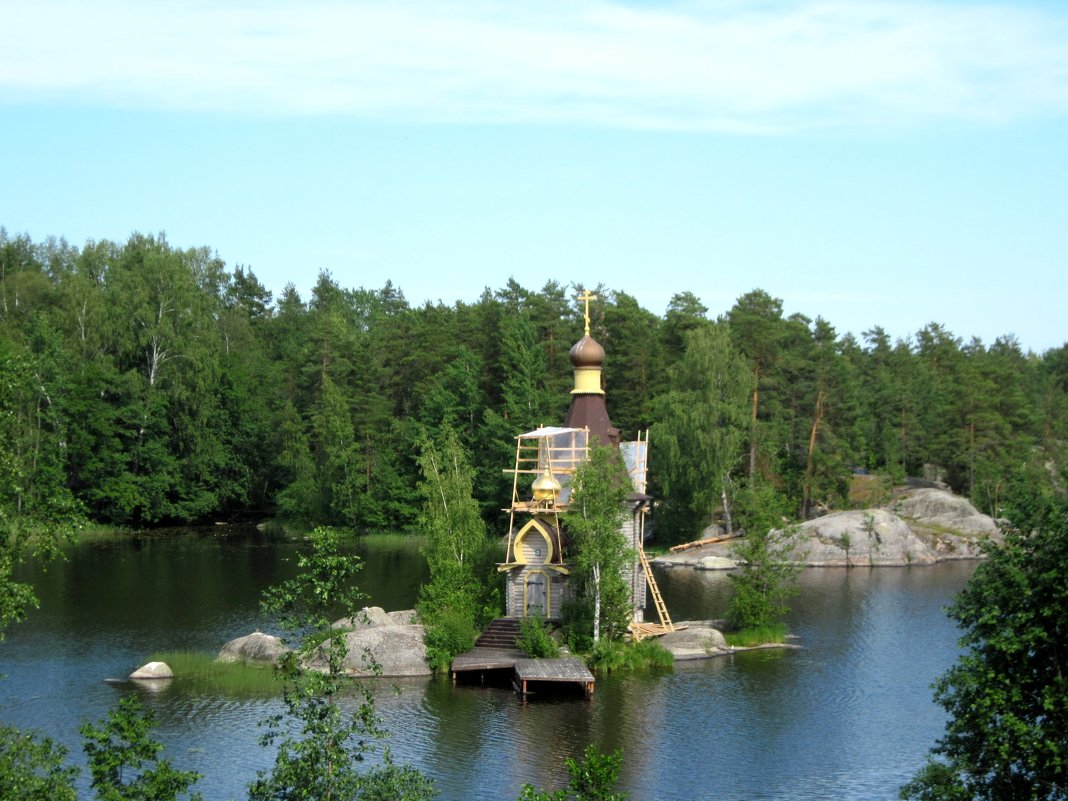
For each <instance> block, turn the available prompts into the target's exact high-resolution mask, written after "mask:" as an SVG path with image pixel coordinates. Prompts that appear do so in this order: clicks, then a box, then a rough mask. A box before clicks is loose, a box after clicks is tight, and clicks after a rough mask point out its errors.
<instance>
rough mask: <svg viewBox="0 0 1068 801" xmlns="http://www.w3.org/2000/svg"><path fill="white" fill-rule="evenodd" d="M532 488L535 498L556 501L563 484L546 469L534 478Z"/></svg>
mask: <svg viewBox="0 0 1068 801" xmlns="http://www.w3.org/2000/svg"><path fill="white" fill-rule="evenodd" d="M531 489H532V490H534V500H536V501H555V500H556V497H557V496H558V495H559V494H560V490H562V489H563V486H562V485H561V484H560V482H559V481H557V480H556V479H555V478H554V477H553V475H552V473H550V472H549V471H548V470H546V471H545V472H544V473H542V474H541V475H540V476H538V477H537V478H536V479H534V484H533V486H532V487H531Z"/></svg>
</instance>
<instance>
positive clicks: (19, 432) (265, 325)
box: [0, 231, 1068, 538]
mask: <svg viewBox="0 0 1068 801" xmlns="http://www.w3.org/2000/svg"><path fill="white" fill-rule="evenodd" d="M596 291H597V294H598V296H599V299H598V300H597V301H596V302H595V303H594V304H593V306H592V307H591V313H592V320H591V325H592V330H593V333H594V336H596V337H597V338H598V340H599V341H600V342H601V343H602V344H603V345H604V346H605V348H606V362H605V381H606V387H607V389H608V403H609V409H610V411H611V414H612V419H613V420H614V421H615V423H616V425H618V426H619V427H620V428H621V429H623V430H624V431H626V432H627V435H628V437H630V436H632V435H633V432H634V431H635V430H636V429H641V428H646V427H649V426H650V425H653V424H656V425H657V431H656V432H654V437H653V440H652V442H653V451H652V464H651V468H652V471H651V473H650V480H651V482H652V485H653V487H654V494H656V495H657V496H658V501H659V508H658V521H657V523H658V526H659V531H660V534H661V536H665V535H670V536H671V537H672V538H674V537H677V536H685V535H684V534H683V533H682V532H684V531H685V532H687V533H692V531H693V530H694V529H696V528H697V527H698V526H700V525H701V523H703V522H704V521H705V520H707V519H708V518H709V517H710V516H711V514H712V513H713V510H717V511H718V507H719V506H720V505H722V503H723V495H724V491H725V492H726V495H727V508H729V507H730V506H731V502H732V501H733V500H734V499H733V498H732V497H731V496H732V488H733V487H735V486H740V485H741V483H742V482H743V481H744V480H748V481H750V482H755V481H757V480H761V481H764V482H767V483H770V484H772V485H774V486H775V487H777V488H778V489H779V490H780V491H781V492H782V493H783V494H784V495H786V496H787V498H788V500H789V502H790V508H791V510H792V511H793V512H794V513H796V512H798V511H799V510H800V511H801V512H805V511H807V510H809V509H812V508H814V507H817V506H830V507H834V506H836V505H838V504H840V503H842V501H843V500H844V498H845V496H846V492H847V489H848V480H849V476H850V471H851V469H852V468H856V467H863V468H866V469H868V470H869V471H873V472H874V471H877V472H879V473H880V474H885V475H888V476H892V477H893V478H894V479H895V480H900V479H901V478H903V477H904V476H905V475H919V474H920V473H921V471H923V470H924V466H925V465H931V466H934V467H935V468H936V469H937V471H938V472H939V474H941V475H943V476H945V478H946V480H947V481H949V483H950V484H951V485H952V486H953V488H954V489H955V490H957V491H958V492H960V493H966V494H967V495H968V496H969V497H970V498H971V499H972V500H973V502H974V503H976V504H977V505H978V506H979V507H980V508H981V509H982V510H983V511H985V512H988V513H990V514H993V515H995V516H997V515H1000V514H1001V511H1000V510H1001V507H1002V505H1003V502H1004V497H1005V492H1006V487H1007V484H1008V482H1009V481H1010V480H1011V476H1012V474H1013V473H1015V472H1017V471H1019V470H1021V469H1027V470H1032V471H1033V474H1034V478H1035V480H1037V481H1039V482H1040V483H1041V484H1042V485H1043V486H1046V487H1053V486H1056V485H1058V482H1059V483H1060V484H1061V485H1063V483H1064V481H1065V476H1064V475H1063V473H1064V468H1065V465H1066V464H1068V446H1066V445H1065V443H1066V442H1068V381H1066V378H1065V376H1066V375H1068V367H1066V365H1068V357H1066V356H1065V348H1057V349H1054V350H1051V351H1049V352H1048V353H1046V354H1040V355H1039V354H1033V353H1027V352H1025V351H1023V350H1022V349H1021V346H1020V344H1019V343H1018V342H1017V341H1016V340H1015V339H1014V338H1013V337H1011V336H1006V337H1000V338H998V339H996V340H995V341H994V342H993V343H991V344H984V343H982V342H979V341H978V340H974V339H973V340H971V341H967V340H965V339H962V338H960V337H957V336H954V335H953V334H952V333H951V332H949V331H947V330H946V329H945V328H944V327H942V326H940V325H938V324H935V323H932V324H930V325H928V326H926V327H924V328H923V329H922V330H920V331H918V332H915V334H914V335H913V336H911V337H907V338H905V339H899V340H897V341H893V340H892V339H891V338H890V337H889V336H888V335H887V333H886V332H885V331H883V330H882V329H880V328H878V327H877V326H873V327H872V328H871V329H869V330H867V331H865V332H863V334H862V335H861V338H860V340H859V341H858V339H856V338H854V337H852V336H850V335H848V334H846V335H838V334H837V333H836V332H835V329H834V327H833V326H832V325H831V324H830V323H829V322H828V321H825V320H821V319H818V318H817V319H815V320H813V319H810V318H808V317H806V316H804V315H803V314H794V315H790V316H785V315H784V313H783V304H782V301H781V300H780V299H778V298H775V297H773V296H772V295H770V294H769V293H768V292H765V291H763V290H754V291H752V292H748V293H746V294H744V295H742V296H741V297H739V298H738V299H737V301H736V302H735V303H734V305H733V306H732V307H731V308H730V309H729V310H728V311H727V312H726V314H725V315H722V316H721V317H720V318H719V322H716V323H713V322H710V320H709V309H708V307H707V306H706V305H705V304H703V303H702V302H701V300H700V299H699V298H697V297H695V296H694V295H692V294H690V293H686V292H683V293H677V294H675V295H674V296H672V298H671V301H670V303H669V305H668V308H667V309H666V311H665V313H664V314H663V315H656V314H653V313H651V312H649V311H648V310H645V309H643V308H641V306H640V305H639V304H638V303H637V301H636V300H635V298H634V297H632V296H630V295H628V294H626V293H625V292H622V291H619V290H613V289H610V288H608V287H597V288H596ZM569 294H570V292H569V290H566V289H565V288H564V287H562V286H561V285H560V284H558V283H555V282H552V281H550V282H548V283H546V284H545V286H544V287H543V288H542V289H541V290H539V291H532V290H529V289H526V288H524V287H522V286H520V285H519V284H518V283H517V282H515V281H514V280H510V281H508V282H507V283H506V284H505V285H504V286H503V287H501V288H499V289H497V290H487V291H486V292H484V293H483V294H482V296H481V297H479V298H477V299H473V301H472V302H468V303H465V302H460V303H457V304H455V305H453V306H445V305H443V304H440V303H439V304H424V305H423V306H421V307H415V308H413V307H411V306H409V304H408V303H407V301H406V300H405V297H404V294H403V292H401V291H400V290H399V289H398V288H397V287H394V286H393V285H392V284H390V283H387V284H386V285H385V286H383V287H382V288H380V289H368V288H362V287H361V288H345V287H343V286H341V285H340V284H339V283H338V282H337V281H336V280H335V279H334V278H333V277H332V276H331V275H330V274H329V273H328V272H325V271H324V272H323V273H321V274H320V275H319V278H318V280H317V282H316V284H315V286H314V288H313V289H312V291H311V293H310V294H309V296H308V297H307V298H306V299H302V298H301V297H300V295H299V294H298V293H297V291H296V289H295V288H293V287H292V286H289V287H287V288H285V289H284V290H283V291H282V292H280V293H279V294H278V296H277V297H276V298H275V297H272V295H271V293H270V292H268V291H267V290H266V289H265V288H264V287H263V285H262V284H261V283H260V282H259V281H258V279H257V278H256V276H255V275H254V274H253V273H252V272H251V271H250V270H248V269H247V268H244V267H241V266H235V267H233V268H232V269H231V270H229V271H228V270H227V266H226V265H224V264H223V263H222V262H221V261H220V260H219V259H218V258H217V257H216V256H215V255H214V254H213V253H212V251H211V249H210V248H207V247H195V248H188V249H181V248H176V247H173V246H172V245H171V244H170V243H168V242H167V241H166V238H165V237H163V236H145V235H141V234H134V235H132V236H130V237H129V238H128V239H127V240H126V241H125V242H109V241H106V240H101V241H97V242H89V243H87V244H86V245H85V246H84V247H82V248H74V247H70V246H69V245H66V244H65V243H62V242H59V243H57V242H44V243H34V242H32V241H31V240H30V239H29V238H28V237H25V236H16V237H9V236H8V235H7V232H6V231H0V509H3V510H4V513H5V514H7V515H8V519H9V520H10V519H14V518H15V517H17V518H20V519H21V520H22V521H23V523H24V522H25V521H29V520H45V519H48V517H49V516H50V515H51V514H52V512H51V511H50V509H57V508H59V507H66V508H68V509H69V510H72V511H75V512H77V511H80V510H84V512H85V513H87V514H88V515H89V516H91V517H92V518H93V519H94V520H96V521H100V522H106V523H111V524H119V525H126V526H145V525H155V524H161V523H183V522H194V521H199V520H204V519H210V518H216V519H218V518H220V517H224V516H225V517H228V518H229V517H235V516H238V517H240V516H254V517H262V516H269V515H272V514H278V515H279V516H281V517H283V518H287V519H289V520H295V521H301V522H303V523H305V524H307V525H311V526H314V525H321V524H328V525H340V526H345V527H347V528H350V529H353V530H355V531H359V532H369V531H379V530H394V531H402V530H407V529H410V528H412V527H413V526H414V525H415V523H416V519H417V516H418V514H419V511H420V506H421V500H422V499H421V498H420V497H419V493H418V492H417V490H416V487H417V484H418V481H419V477H420V466H419V464H418V463H417V455H418V453H419V450H420V448H419V446H418V433H417V432H418V431H419V430H420V429H422V430H425V432H426V434H427V435H428V436H430V437H431V438H434V439H441V438H442V436H443V434H444V429H445V427H450V428H452V429H454V430H455V431H456V436H457V437H458V439H459V441H460V443H461V444H462V445H463V446H464V448H465V449H466V450H467V452H468V454H469V458H470V460H471V461H470V466H471V468H472V469H473V470H474V475H475V482H474V487H475V490H476V491H475V493H474V494H475V497H476V498H477V499H478V502H479V511H480V514H481V515H482V517H483V519H485V520H486V522H487V523H491V524H492V525H498V526H499V525H500V519H499V515H500V509H501V507H502V506H503V505H504V504H505V503H506V502H507V497H508V493H509V490H510V482H508V481H507V479H506V478H505V477H504V476H503V475H502V473H501V467H502V466H507V465H508V464H509V463H510V462H511V459H512V457H513V454H512V452H511V445H512V440H511V437H512V436H513V435H514V434H515V433H516V432H517V431H520V430H523V429H525V428H528V427H533V426H535V425H539V424H542V423H546V424H551V423H553V422H558V421H559V420H560V419H561V418H562V416H563V413H564V409H565V407H566V404H567V402H568V400H569V395H568V390H569V388H570V380H571V370H570V365H569V363H568V361H567V353H568V349H569V348H570V346H571V344H572V343H573V342H574V341H575V340H576V339H577V338H578V337H579V336H580V335H581V330H582V329H581V324H580V317H581V315H580V314H579V313H578V311H579V310H578V308H577V305H576V304H575V303H574V302H573V300H572V299H571V298H570V297H569ZM713 313H715V312H713ZM725 333H729V338H730V342H729V343H724V342H723V340H724V334H725ZM727 345H729V347H727ZM739 355H740V356H739ZM669 371H671V372H673V373H674V380H673V382H672V383H671V385H670V386H668V380H667V379H668V373H669ZM747 376H748V377H749V378H748V382H746V380H744V379H746V377H747ZM743 385H744V387H743ZM743 388H744V390H745V392H744V394H745V399H744V403H740V402H739V398H740V396H741V395H742V394H743V391H742V390H743ZM743 415H744V420H743V419H741V418H742V416H743ZM687 427H689V428H687ZM687 430H689V434H687V435H685V436H683V435H681V434H680V437H681V438H680V439H678V440H677V441H675V442H673V440H672V437H673V436H675V434H674V433H673V432H684V431H687ZM658 443H659V444H658ZM676 446H677V447H676ZM746 450H748V459H746V458H745V457H744V454H745V452H746ZM739 457H741V458H739ZM1046 465H1050V466H1051V469H1049V470H1046V469H1044V467H1045V466H1046ZM12 510H13V511H12ZM725 511H726V509H725ZM23 523H20V525H21V524H23Z"/></svg>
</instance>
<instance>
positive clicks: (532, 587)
mask: <svg viewBox="0 0 1068 801" xmlns="http://www.w3.org/2000/svg"><path fill="white" fill-rule="evenodd" d="M523 615H524V616H525V617H548V616H549V577H548V576H547V575H545V574H544V573H542V572H541V571H532V572H530V573H527V576H526V581H525V583H524V586H523Z"/></svg>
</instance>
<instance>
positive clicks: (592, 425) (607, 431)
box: [564, 290, 619, 445]
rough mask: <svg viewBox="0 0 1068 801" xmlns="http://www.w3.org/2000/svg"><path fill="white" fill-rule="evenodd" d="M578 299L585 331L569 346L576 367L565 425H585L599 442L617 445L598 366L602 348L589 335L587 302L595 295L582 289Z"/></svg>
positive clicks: (576, 426) (574, 426) (615, 432)
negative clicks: (605, 403) (582, 312)
mask: <svg viewBox="0 0 1068 801" xmlns="http://www.w3.org/2000/svg"><path fill="white" fill-rule="evenodd" d="M578 299H579V300H581V301H583V303H584V304H585V318H586V333H585V334H584V335H583V337H582V339H580V340H579V341H578V342H576V343H575V344H574V346H572V348H571V354H570V357H571V364H572V365H574V367H575V388H574V389H573V390H571V407H570V408H569V409H568V410H567V419H566V421H565V423H564V424H565V425H567V426H568V427H570V428H588V429H589V431H590V437H591V438H592V439H593V440H595V441H598V442H600V443H601V444H602V445H618V444H619V429H618V428H614V427H613V426H612V422H611V421H610V420H609V419H608V409H607V408H606V407H605V405H604V390H603V389H601V368H603V367H604V348H602V347H601V345H600V343H599V342H598V341H597V340H596V339H594V338H593V337H591V336H590V301H591V300H596V299H597V296H596V295H593V294H590V292H589V291H588V290H583V292H582V294H581V295H579V296H578Z"/></svg>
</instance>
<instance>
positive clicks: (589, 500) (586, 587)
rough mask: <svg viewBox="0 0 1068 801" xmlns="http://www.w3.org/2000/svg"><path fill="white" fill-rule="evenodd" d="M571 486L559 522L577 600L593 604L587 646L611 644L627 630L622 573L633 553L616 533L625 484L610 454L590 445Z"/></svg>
mask: <svg viewBox="0 0 1068 801" xmlns="http://www.w3.org/2000/svg"><path fill="white" fill-rule="evenodd" d="M571 486H572V493H571V499H570V502H569V504H568V510H567V512H566V513H565V515H564V522H565V523H566V524H567V528H568V531H569V532H570V534H571V537H572V542H573V556H572V562H573V563H574V566H575V573H574V576H575V579H576V580H577V581H576V583H577V585H578V592H577V596H578V597H579V598H580V599H583V598H586V599H589V600H590V601H591V602H592V604H593V631H592V637H593V642H594V643H597V642H598V641H599V640H600V638H601V636H602V635H603V636H605V637H606V638H608V639H610V640H617V639H620V638H621V637H622V636H623V635H624V633H626V631H627V626H628V625H629V623H630V611H631V609H630V591H629V588H628V587H627V583H626V581H625V580H624V579H623V568H624V567H625V566H626V565H627V564H628V563H629V562H630V561H631V560H632V559H633V557H634V554H633V550H632V549H631V547H630V544H629V543H628V542H627V541H626V538H625V537H624V536H623V534H622V533H621V532H620V530H619V527H620V524H621V523H622V522H623V519H624V515H625V514H626V507H625V506H624V502H625V501H626V498H627V496H628V495H629V494H630V492H631V484H630V479H629V477H628V476H627V472H626V467H625V466H624V464H623V461H622V459H620V458H619V454H618V453H617V452H616V451H614V450H613V449H611V448H607V447H603V446H595V447H593V448H591V449H590V452H589V458H588V459H587V460H586V461H585V462H584V463H583V464H582V465H580V466H579V468H578V469H577V470H576V471H575V474H574V476H573V477H572V481H571Z"/></svg>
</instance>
